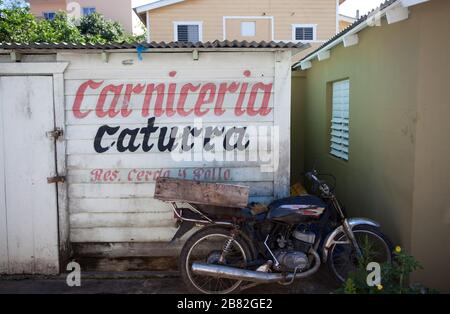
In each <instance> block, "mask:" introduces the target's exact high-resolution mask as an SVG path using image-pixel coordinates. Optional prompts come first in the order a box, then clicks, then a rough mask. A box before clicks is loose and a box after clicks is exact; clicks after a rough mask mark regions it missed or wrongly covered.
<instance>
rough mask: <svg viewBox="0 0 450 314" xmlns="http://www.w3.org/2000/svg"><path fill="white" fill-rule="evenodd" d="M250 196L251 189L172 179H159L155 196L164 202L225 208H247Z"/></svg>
mask: <svg viewBox="0 0 450 314" xmlns="http://www.w3.org/2000/svg"><path fill="white" fill-rule="evenodd" d="M248 196H249V188H248V187H245V186H239V185H230V184H220V183H206V182H198V181H191V180H179V179H172V178H158V179H157V180H156V187H155V195H154V197H155V198H156V199H159V200H163V201H184V202H188V203H193V204H206V205H217V206H224V207H245V206H247V204H248Z"/></svg>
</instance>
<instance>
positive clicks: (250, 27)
mask: <svg viewBox="0 0 450 314" xmlns="http://www.w3.org/2000/svg"><path fill="white" fill-rule="evenodd" d="M255 35H256V22H241V36H243V37H253V36H255Z"/></svg>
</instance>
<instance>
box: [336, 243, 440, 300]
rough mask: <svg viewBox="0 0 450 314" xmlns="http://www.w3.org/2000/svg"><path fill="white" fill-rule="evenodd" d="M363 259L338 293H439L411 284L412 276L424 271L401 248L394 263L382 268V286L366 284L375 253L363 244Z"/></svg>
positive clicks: (386, 264)
mask: <svg viewBox="0 0 450 314" xmlns="http://www.w3.org/2000/svg"><path fill="white" fill-rule="evenodd" d="M362 251H363V257H362V258H360V259H359V262H358V267H357V269H356V270H355V271H354V272H352V273H351V274H350V275H349V277H348V278H347V280H346V282H344V283H343V285H342V287H341V288H339V289H338V290H337V291H336V292H337V293H344V294H357V293H358V294H380V293H383V294H418V293H435V292H437V291H435V290H430V289H427V288H426V287H424V286H422V285H420V284H414V285H410V284H409V279H410V275H411V274H412V273H413V272H414V271H416V270H419V269H422V266H421V265H420V263H419V262H418V261H417V260H416V259H415V258H414V257H413V256H411V255H409V254H407V253H406V252H404V251H403V250H402V249H401V248H400V247H399V246H397V247H396V249H395V252H394V259H393V261H392V263H385V264H382V265H380V266H381V284H379V285H376V286H372V287H371V286H368V285H367V282H366V278H367V274H368V273H367V271H366V265H367V264H368V263H369V262H370V261H371V260H373V259H372V257H373V253H372V252H373V251H372V250H371V248H370V246H365V244H362Z"/></svg>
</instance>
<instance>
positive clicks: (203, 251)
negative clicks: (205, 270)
mask: <svg viewBox="0 0 450 314" xmlns="http://www.w3.org/2000/svg"><path fill="white" fill-rule="evenodd" d="M229 239H230V236H227V235H224V234H208V235H205V236H203V237H201V238H200V239H198V240H197V242H195V243H194V245H192V247H191V248H190V249H189V252H188V254H187V258H186V273H187V275H188V278H189V280H190V282H191V283H192V284H193V285H194V286H195V288H196V289H197V290H199V291H200V292H202V293H206V294H212V293H214V294H227V293H231V292H233V291H234V290H236V289H237V288H238V287H239V285H240V284H241V283H242V280H235V279H228V278H215V277H211V276H204V275H197V274H194V273H193V272H192V263H194V262H201V263H208V264H219V263H218V258H219V257H220V255H221V253H222V249H223V245H224V244H225V242H226V241H227V240H229ZM205 244H206V247H204V246H203V245H205ZM208 245H212V247H209V246H208ZM202 246H203V247H202ZM246 262H247V255H246V254H245V250H244V248H243V247H242V245H241V244H240V243H239V242H238V241H236V240H233V242H232V244H231V249H230V252H229V253H228V254H227V255H226V256H225V263H224V264H221V265H226V266H231V267H245V264H246Z"/></svg>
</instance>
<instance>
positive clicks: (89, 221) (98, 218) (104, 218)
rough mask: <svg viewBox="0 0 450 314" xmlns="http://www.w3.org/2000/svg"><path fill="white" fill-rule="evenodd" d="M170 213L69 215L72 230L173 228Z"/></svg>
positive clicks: (173, 222)
mask: <svg viewBox="0 0 450 314" xmlns="http://www.w3.org/2000/svg"><path fill="white" fill-rule="evenodd" d="M175 224H176V220H175V219H174V218H173V213H172V212H156V213H78V214H71V215H70V226H71V227H72V228H96V227H129V226H133V227H136V228H141V227H142V228H143V227H147V228H152V227H175Z"/></svg>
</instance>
